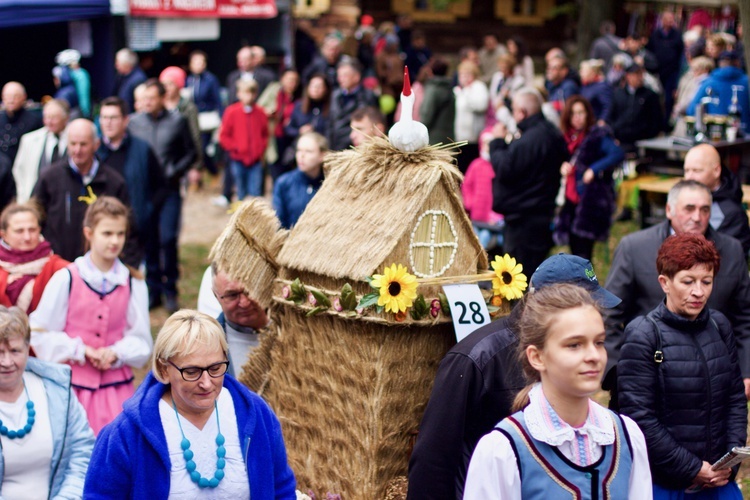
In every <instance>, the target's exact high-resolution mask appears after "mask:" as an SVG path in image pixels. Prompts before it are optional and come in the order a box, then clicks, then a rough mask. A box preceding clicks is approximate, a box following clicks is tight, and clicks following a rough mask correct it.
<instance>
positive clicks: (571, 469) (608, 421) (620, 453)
mask: <svg viewBox="0 0 750 500" xmlns="http://www.w3.org/2000/svg"><path fill="white" fill-rule="evenodd" d="M522 307H524V310H523V313H522V317H521V319H520V320H519V325H518V327H519V330H520V343H519V358H520V361H521V363H522V365H523V369H524V373H525V374H526V377H527V378H528V379H530V380H533V381H534V382H533V383H532V384H530V385H528V386H526V388H525V389H523V390H522V391H521V392H520V393H519V394H518V396H517V397H516V400H515V401H514V404H513V408H514V409H515V410H516V413H514V414H513V415H511V416H510V417H508V418H506V419H504V420H503V421H502V422H500V423H499V424H498V425H497V426H496V427H495V429H494V430H493V431H492V432H490V433H489V434H487V435H485V436H484V437H483V438H482V439H481V440H480V441H479V444H478V445H477V447H476V449H475V450H474V454H473V455H472V457H471V462H470V464H469V471H468V473H467V478H466V488H465V490H464V498H467V499H484V498H486V499H497V498H502V499H503V500H516V499H544V500H548V499H550V500H552V499H558V498H568V499H570V498H573V499H584V498H610V499H613V500H618V499H623V500H624V499H629V500H635V499H638V500H650V499H651V498H652V491H651V473H650V471H649V463H648V456H647V453H646V442H645V439H644V437H643V433H642V432H641V431H640V429H639V428H638V426H637V425H636V424H635V423H634V422H633V421H632V420H631V419H629V418H628V417H623V416H620V415H618V414H616V413H613V412H611V411H610V410H607V409H605V408H603V407H601V406H599V405H598V404H597V403H595V402H594V401H592V400H591V399H589V396H591V395H592V394H594V393H596V392H597V391H598V390H599V388H600V384H601V379H602V375H603V373H604V367H605V366H606V364H607V353H606V351H605V349H604V323H603V321H602V317H601V314H600V312H599V309H598V307H597V304H596V302H595V299H594V298H592V296H591V295H590V294H589V292H587V291H586V290H584V289H582V288H581V287H578V286H575V285H571V284H560V285H551V286H548V287H545V288H543V289H540V290H537V291H534V292H532V293H530V294H529V295H527V296H526V300H525V303H524V304H522Z"/></svg>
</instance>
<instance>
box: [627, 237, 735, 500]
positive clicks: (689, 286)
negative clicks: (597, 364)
mask: <svg viewBox="0 0 750 500" xmlns="http://www.w3.org/2000/svg"><path fill="white" fill-rule="evenodd" d="M719 265H720V257H719V253H718V252H717V251H716V248H715V247H714V244H713V243H712V242H710V241H708V240H706V239H705V238H704V237H703V236H702V235H698V234H689V233H682V234H679V235H675V236H670V237H668V238H667V239H666V240H664V243H663V244H662V246H661V248H660V249H659V253H658V254H657V257H656V269H657V271H658V273H659V283H660V284H661V287H662V290H663V291H664V294H665V299H664V302H662V303H661V304H659V306H658V307H657V308H656V309H654V310H653V311H651V312H650V313H648V315H646V316H639V317H638V318H636V319H634V320H633V321H631V322H630V324H629V325H628V326H627V328H626V329H625V336H624V338H625V339H626V340H625V343H624V344H623V346H622V349H621V352H620V361H619V363H618V364H617V387H618V395H619V402H620V411H621V412H622V413H623V414H625V415H628V416H629V417H631V418H632V419H633V420H635V421H636V422H637V423H638V425H639V426H640V428H641V429H642V430H643V433H644V435H645V436H646V444H647V446H648V455H649V462H650V463H651V475H652V476H653V481H654V486H653V488H654V498H655V499H670V500H679V499H683V498H685V499H696V500H704V499H716V500H723V499H737V500H739V499H741V498H742V493H741V492H740V490H739V488H738V487H737V484H736V483H735V481H734V476H735V475H736V474H737V469H738V468H739V465H737V466H735V467H733V468H731V469H720V470H713V469H712V468H711V465H712V464H713V463H714V462H716V461H717V460H718V459H719V458H721V457H722V456H723V455H724V454H725V453H727V452H729V451H731V450H732V448H733V447H735V446H745V442H746V439H747V399H746V398H745V389H744V385H743V382H742V376H741V374H740V368H739V363H738V355H737V347H736V345H735V339H734V336H733V335H732V326H731V324H730V323H729V320H727V318H726V317H725V316H724V315H723V314H721V313H720V312H718V311H714V310H712V309H708V308H707V307H706V303H707V302H708V298H709V297H710V296H711V290H712V289H713V284H714V276H716V273H717V272H718V271H719ZM686 488H690V489H694V490H699V491H698V493H691V494H686V493H685V489H686Z"/></svg>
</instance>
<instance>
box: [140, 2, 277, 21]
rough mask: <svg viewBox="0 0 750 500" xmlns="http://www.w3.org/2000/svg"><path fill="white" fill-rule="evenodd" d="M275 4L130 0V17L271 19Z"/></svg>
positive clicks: (274, 12)
mask: <svg viewBox="0 0 750 500" xmlns="http://www.w3.org/2000/svg"><path fill="white" fill-rule="evenodd" d="M277 14H278V11H277V10H276V1H275V0H130V15H131V16H143V17H220V18H254V19H270V18H272V17H276V15H277Z"/></svg>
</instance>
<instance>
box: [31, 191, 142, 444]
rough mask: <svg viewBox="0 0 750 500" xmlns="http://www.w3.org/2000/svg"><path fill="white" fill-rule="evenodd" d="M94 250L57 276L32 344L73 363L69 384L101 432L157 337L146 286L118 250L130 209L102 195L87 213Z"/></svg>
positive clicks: (34, 323) (34, 324) (45, 355)
mask: <svg viewBox="0 0 750 500" xmlns="http://www.w3.org/2000/svg"><path fill="white" fill-rule="evenodd" d="M83 226H84V227H83V234H84V236H85V237H86V241H87V244H88V246H89V248H90V250H89V251H88V252H87V253H86V255H84V256H83V257H79V258H77V259H76V260H75V262H73V263H72V264H70V265H69V266H68V267H67V268H65V269H62V270H60V271H58V272H57V273H55V275H54V276H53V277H52V279H51V280H50V282H49V284H48V285H47V288H46V289H45V291H44V294H43V295H42V300H41V302H40V303H39V307H38V308H37V310H36V311H35V312H34V314H32V316H31V318H30V319H31V328H32V335H31V345H32V346H33V348H34V351H35V352H36V354H37V356H38V357H39V358H41V359H42V360H45V361H55V362H59V363H68V364H70V365H71V367H72V370H73V378H72V385H73V388H74V389H75V391H76V395H77V396H78V399H79V400H80V401H81V403H82V404H83V407H84V408H85V409H86V413H87V414H88V418H89V423H90V424H91V427H92V428H93V429H94V432H95V433H96V434H98V433H99V431H100V430H101V428H102V427H104V426H105V425H106V424H108V423H109V422H111V421H112V420H113V419H114V418H115V417H116V416H117V415H118V414H119V413H120V411H121V410H122V403H123V401H125V400H126V399H128V398H129V397H130V396H132V395H133V372H132V371H131V369H130V367H131V366H133V367H141V366H143V365H144V364H145V363H146V362H147V361H148V359H149V356H150V355H151V349H152V346H153V340H152V338H151V330H150V324H149V316H148V291H147V288H146V284H145V282H144V281H143V279H142V278H141V277H140V276H138V275H137V272H136V271H132V270H130V269H129V268H128V267H127V266H125V264H123V263H122V262H121V261H120V260H119V259H118V255H119V254H120V252H121V251H122V248H123V245H124V244H125V235H126V234H127V229H128V209H127V208H126V207H125V205H123V204H122V203H121V202H120V201H119V200H117V199H115V198H112V197H108V196H102V197H100V198H99V199H97V200H96V201H95V202H94V203H93V204H91V206H89V208H88V210H87V211H86V216H85V218H84V221H83Z"/></svg>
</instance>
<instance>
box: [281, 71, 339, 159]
mask: <svg viewBox="0 0 750 500" xmlns="http://www.w3.org/2000/svg"><path fill="white" fill-rule="evenodd" d="M330 102H331V88H330V87H329V85H328V81H327V80H326V78H325V76H324V75H322V74H320V73H318V74H314V75H312V76H311V77H310V80H309V81H308V82H307V87H305V91H304V93H303V94H302V99H300V100H299V101H298V102H297V103H296V104H295V105H294V110H292V116H291V117H290V118H289V122H288V123H287V124H286V126H285V127H284V133H285V134H286V135H288V136H289V137H297V136H299V135H301V134H304V133H306V132H317V133H319V134H321V135H325V134H326V129H327V128H328V107H329V105H330ZM292 149H293V148H292ZM279 154H281V151H279Z"/></svg>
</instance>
